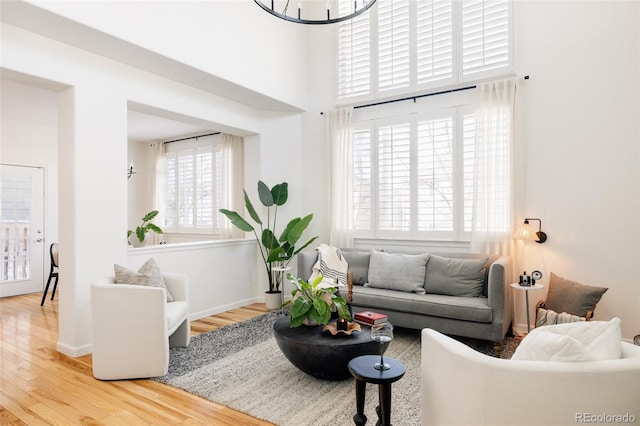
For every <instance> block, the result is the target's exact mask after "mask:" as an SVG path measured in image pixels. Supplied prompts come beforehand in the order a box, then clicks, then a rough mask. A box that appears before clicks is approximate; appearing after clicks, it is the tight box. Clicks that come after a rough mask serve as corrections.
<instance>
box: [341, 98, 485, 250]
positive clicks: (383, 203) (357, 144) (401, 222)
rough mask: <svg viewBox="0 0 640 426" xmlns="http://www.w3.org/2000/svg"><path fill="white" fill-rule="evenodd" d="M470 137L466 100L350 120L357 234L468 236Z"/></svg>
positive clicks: (471, 167) (450, 238)
mask: <svg viewBox="0 0 640 426" xmlns="http://www.w3.org/2000/svg"><path fill="white" fill-rule="evenodd" d="M475 136H476V133H475V116H474V114H473V109H472V108H471V107H466V106H460V107H447V108H442V109H437V110H430V111H428V112H417V113H415V114H410V115H406V116H398V117H394V118H380V119H367V120H364V121H361V122H355V123H354V132H353V165H354V166H353V170H354V172H353V178H354V185H353V191H354V193H353V198H352V200H353V211H354V217H353V222H354V229H355V231H356V235H357V236H360V237H365V238H399V239H430V240H442V241H445V240H447V241H456V240H457V241H465V240H468V239H469V232H470V231H471V213H472V208H473V205H472V204H473V189H474V176H475V174H474V172H475V171H474V148H475Z"/></svg>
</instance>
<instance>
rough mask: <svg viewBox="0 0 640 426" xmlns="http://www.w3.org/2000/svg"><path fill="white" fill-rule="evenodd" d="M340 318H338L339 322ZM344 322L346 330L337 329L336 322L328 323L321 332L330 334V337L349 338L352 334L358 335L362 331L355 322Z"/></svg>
mask: <svg viewBox="0 0 640 426" xmlns="http://www.w3.org/2000/svg"><path fill="white" fill-rule="evenodd" d="M340 319H342V318H338V320H340ZM345 322H346V329H339V328H338V321H336V322H330V323H329V324H327V325H325V326H324V327H323V328H322V332H323V333H325V334H330V335H332V336H351V335H352V334H353V333H359V332H360V331H362V327H360V324H358V323H357V322H349V321H347V320H345Z"/></svg>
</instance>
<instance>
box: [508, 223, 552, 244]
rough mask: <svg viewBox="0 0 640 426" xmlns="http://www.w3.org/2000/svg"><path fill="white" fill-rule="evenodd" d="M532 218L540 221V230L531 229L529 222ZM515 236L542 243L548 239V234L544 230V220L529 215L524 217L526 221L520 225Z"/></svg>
mask: <svg viewBox="0 0 640 426" xmlns="http://www.w3.org/2000/svg"><path fill="white" fill-rule="evenodd" d="M530 220H537V221H538V222H540V224H539V226H538V232H535V231H534V230H533V229H531V225H530V224H529V221H530ZM513 238H515V239H516V240H532V241H535V242H536V243H540V244H542V243H544V242H545V241H547V234H545V233H544V232H542V220H540V219H537V218H531V217H527V218H525V219H524V223H523V224H522V225H520V228H518V230H517V231H516V232H514V234H513Z"/></svg>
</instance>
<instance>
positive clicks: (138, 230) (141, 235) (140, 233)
mask: <svg viewBox="0 0 640 426" xmlns="http://www.w3.org/2000/svg"><path fill="white" fill-rule="evenodd" d="M136 237H138V241H140V242H143V241H144V229H142V228H141V227H139V226H138V227H137V228H136Z"/></svg>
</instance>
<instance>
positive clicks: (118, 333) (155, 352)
mask: <svg viewBox="0 0 640 426" xmlns="http://www.w3.org/2000/svg"><path fill="white" fill-rule="evenodd" d="M162 276H163V278H164V281H165V284H166V286H167V289H168V290H169V292H170V293H171V295H172V296H173V297H174V299H175V301H173V302H167V298H166V292H165V289H163V288H160V287H145V286H140V285H130V284H115V279H114V277H105V278H101V279H99V280H98V281H96V282H94V283H93V284H92V285H91V319H92V332H93V376H94V377H95V378H97V379H100V380H119V379H136V378H146V377H158V376H164V375H166V374H167V372H168V369H169V348H170V347H186V346H189V341H190V339H191V330H190V326H189V287H188V279H187V276H186V275H183V274H173V273H163V274H162Z"/></svg>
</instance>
